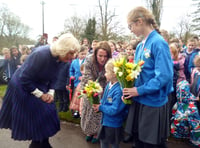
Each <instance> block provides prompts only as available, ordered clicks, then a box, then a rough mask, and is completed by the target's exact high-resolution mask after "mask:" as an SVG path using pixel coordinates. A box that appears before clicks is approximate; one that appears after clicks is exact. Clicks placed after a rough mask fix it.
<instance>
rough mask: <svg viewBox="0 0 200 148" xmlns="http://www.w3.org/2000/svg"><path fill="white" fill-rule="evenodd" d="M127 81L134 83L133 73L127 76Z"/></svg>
mask: <svg viewBox="0 0 200 148" xmlns="http://www.w3.org/2000/svg"><path fill="white" fill-rule="evenodd" d="M126 80H127V81H133V76H132V74H131V73H130V74H129V75H127V76H126Z"/></svg>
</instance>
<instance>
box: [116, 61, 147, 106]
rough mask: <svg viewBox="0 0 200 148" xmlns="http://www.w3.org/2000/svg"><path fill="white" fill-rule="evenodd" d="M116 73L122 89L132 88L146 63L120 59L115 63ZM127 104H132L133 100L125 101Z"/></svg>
mask: <svg viewBox="0 0 200 148" xmlns="http://www.w3.org/2000/svg"><path fill="white" fill-rule="evenodd" d="M113 64H114V72H115V74H116V76H117V79H118V81H119V83H120V84H121V87H122V88H131V87H133V85H134V82H135V79H137V77H138V75H139V74H140V72H141V71H142V65H143V64H144V61H139V62H138V63H132V62H128V61H127V58H126V57H120V58H118V59H115V61H114V63H113ZM124 103H125V104H131V103H132V101H131V99H124Z"/></svg>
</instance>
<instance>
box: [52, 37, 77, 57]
mask: <svg viewBox="0 0 200 148" xmlns="http://www.w3.org/2000/svg"><path fill="white" fill-rule="evenodd" d="M79 50H80V44H79V41H78V40H77V39H76V38H75V37H74V36H73V35H72V34H70V33H66V34H63V35H61V36H60V37H59V38H58V40H57V41H55V42H54V43H53V44H52V46H51V53H52V55H53V56H60V57H65V56H66V54H67V53H68V52H70V51H77V52H78V51H79Z"/></svg>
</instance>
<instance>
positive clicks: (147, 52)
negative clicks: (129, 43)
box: [144, 48, 151, 59]
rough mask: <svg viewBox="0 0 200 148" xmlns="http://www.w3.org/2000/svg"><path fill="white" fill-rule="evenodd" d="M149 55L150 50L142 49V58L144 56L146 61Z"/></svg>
mask: <svg viewBox="0 0 200 148" xmlns="http://www.w3.org/2000/svg"><path fill="white" fill-rule="evenodd" d="M150 54H151V50H149V49H146V48H145V49H144V56H145V58H146V59H148V58H149V57H150Z"/></svg>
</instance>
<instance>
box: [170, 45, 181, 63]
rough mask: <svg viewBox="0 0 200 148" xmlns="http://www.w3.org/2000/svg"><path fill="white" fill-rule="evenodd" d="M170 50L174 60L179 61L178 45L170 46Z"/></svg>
mask: <svg viewBox="0 0 200 148" xmlns="http://www.w3.org/2000/svg"><path fill="white" fill-rule="evenodd" d="M169 48H170V51H171V54H172V56H173V59H174V60H175V61H177V60H178V54H179V50H178V48H177V46H176V44H175V43H172V44H170V45H169Z"/></svg>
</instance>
